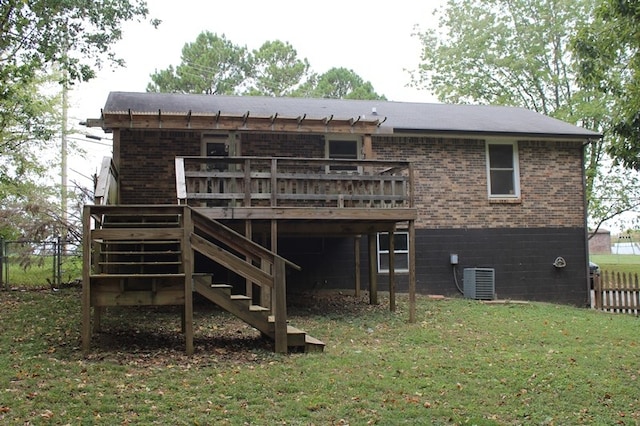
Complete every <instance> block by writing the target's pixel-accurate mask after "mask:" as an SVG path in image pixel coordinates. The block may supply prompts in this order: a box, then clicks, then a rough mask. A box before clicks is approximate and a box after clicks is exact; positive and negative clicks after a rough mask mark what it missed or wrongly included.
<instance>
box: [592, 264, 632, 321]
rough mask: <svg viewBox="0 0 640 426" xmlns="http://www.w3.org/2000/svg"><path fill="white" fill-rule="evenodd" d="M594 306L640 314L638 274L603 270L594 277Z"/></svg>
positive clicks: (609, 310) (611, 310)
mask: <svg viewBox="0 0 640 426" xmlns="http://www.w3.org/2000/svg"><path fill="white" fill-rule="evenodd" d="M593 293H594V294H593V307H594V308H595V309H598V310H602V311H606V312H618V313H627V314H633V315H639V314H640V284H639V283H638V274H633V275H632V274H625V273H619V272H609V271H603V272H602V274H601V275H600V276H595V277H594V279H593Z"/></svg>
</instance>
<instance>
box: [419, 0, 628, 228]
mask: <svg viewBox="0 0 640 426" xmlns="http://www.w3.org/2000/svg"><path fill="white" fill-rule="evenodd" d="M595 3H596V0H448V1H447V4H446V6H444V7H443V8H441V9H440V10H438V11H437V12H438V16H439V18H440V20H439V28H438V29H426V30H424V31H422V32H420V31H418V32H417V33H416V36H417V37H418V38H419V40H420V41H421V43H422V46H423V48H422V56H421V62H420V64H419V69H418V71H417V72H416V73H415V74H414V78H413V84H414V85H417V86H422V87H426V88H427V89H429V90H431V91H432V92H433V93H435V94H436V95H437V96H438V98H439V99H440V101H443V102H452V103H480V104H499V105H512V106H519V107H524V108H527V109H530V110H533V111H537V112H539V113H541V114H545V115H549V116H552V117H555V118H558V119H561V120H565V121H568V122H570V123H575V124H579V125H582V126H584V127H587V128H590V129H593V130H596V131H600V132H601V133H603V134H605V136H606V137H605V138H604V139H602V140H598V141H592V142H591V143H590V144H588V145H587V146H586V147H585V165H586V170H585V174H586V192H587V200H588V202H589V207H588V211H589V214H590V218H591V222H592V223H593V224H594V226H595V227H598V226H600V224H601V223H602V222H603V221H604V220H608V219H610V215H611V213H612V212H617V214H619V213H620V212H624V211H628V210H631V209H633V208H635V206H634V204H633V203H632V202H631V203H630V202H629V201H630V200H629V199H628V198H626V197H621V196H618V194H621V193H625V192H627V193H628V192H629V191H633V190H634V189H635V188H634V187H633V180H626V179H621V180H618V179H607V178H606V177H604V176H603V175H602V170H600V169H599V167H600V165H601V164H603V162H604V161H606V160H607V158H606V147H607V144H608V143H609V141H610V139H609V138H608V136H609V129H610V127H611V119H612V117H611V113H610V108H609V106H610V104H611V97H610V96H609V95H608V94H606V93H603V92H602V91H599V90H596V88H595V87H593V86H589V85H584V84H581V82H580V81H579V79H578V76H577V73H576V68H577V61H576V58H575V57H574V56H573V55H572V50H571V46H572V40H573V37H574V36H575V34H576V33H577V31H578V29H579V28H581V27H582V26H584V25H585V24H586V23H587V22H588V21H589V20H590V16H591V15H592V13H593V11H594V8H595Z"/></svg>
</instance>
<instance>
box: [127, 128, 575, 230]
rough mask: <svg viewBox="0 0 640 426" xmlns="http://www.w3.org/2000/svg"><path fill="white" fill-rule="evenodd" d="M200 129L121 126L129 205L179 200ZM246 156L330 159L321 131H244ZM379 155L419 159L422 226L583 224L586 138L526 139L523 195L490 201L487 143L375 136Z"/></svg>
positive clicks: (418, 201)
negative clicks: (178, 173) (180, 167)
mask: <svg viewBox="0 0 640 426" xmlns="http://www.w3.org/2000/svg"><path fill="white" fill-rule="evenodd" d="M200 140H201V136H200V133H199V132H188V131H183V132H173V131H128V130H123V131H121V135H120V152H119V155H120V158H119V164H120V167H119V171H120V195H121V203H123V204H174V203H176V191H175V170H174V157H175V156H177V155H182V156H190V155H196V156H197V155H200V149H201V148H200V145H201V142H200ZM240 140H241V146H242V148H241V150H242V154H243V155H247V156H274V157H292V156H294V157H310V158H314V157H324V155H325V146H324V137H323V136H322V135H283V134H280V135H279V134H275V135H272V134H242V135H241V138H240ZM373 150H374V152H375V158H377V159H380V160H408V161H412V162H414V169H415V173H416V174H415V179H416V188H415V194H416V206H417V207H418V209H419V219H418V221H417V223H416V226H417V227H418V228H430V229H438V228H528V227H531V228H546V227H579V228H580V227H584V203H583V188H582V174H581V167H582V166H581V158H582V150H581V147H580V144H579V143H575V142H573V143H569V142H554V141H520V142H519V143H518V155H519V167H520V188H521V199H520V200H519V201H518V202H510V203H496V202H491V201H490V200H489V198H488V195H487V177H486V154H485V142H484V140H473V139H443V138H425V137H387V136H384V137H376V136H374V137H373Z"/></svg>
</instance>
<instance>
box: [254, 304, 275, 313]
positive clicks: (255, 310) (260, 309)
mask: <svg viewBox="0 0 640 426" xmlns="http://www.w3.org/2000/svg"><path fill="white" fill-rule="evenodd" d="M249 310H250V311H251V312H271V309H269V308H265V307H264V306H260V305H251V306H249Z"/></svg>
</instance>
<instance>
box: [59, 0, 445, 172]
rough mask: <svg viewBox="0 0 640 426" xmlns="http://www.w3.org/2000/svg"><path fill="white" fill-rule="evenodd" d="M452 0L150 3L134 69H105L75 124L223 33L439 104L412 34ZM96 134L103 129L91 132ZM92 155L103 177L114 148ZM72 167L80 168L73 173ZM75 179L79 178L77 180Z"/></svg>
mask: <svg viewBox="0 0 640 426" xmlns="http://www.w3.org/2000/svg"><path fill="white" fill-rule="evenodd" d="M444 2H445V0H422V1H417V0H394V1H385V2H381V1H371V0H369V1H362V0H324V1H322V2H306V1H300V0H271V1H267V0H240V1H235V2H231V1H220V0H218V1H213V0H180V1H176V0H148V1H147V3H148V6H149V12H150V16H149V18H158V19H160V20H162V24H161V25H160V26H159V27H158V28H157V29H154V28H153V26H151V24H149V22H148V20H147V21H145V22H136V23H133V22H132V23H127V24H126V25H125V26H124V34H123V40H122V41H121V42H120V43H118V44H117V46H116V47H115V51H116V53H117V55H118V56H119V57H121V58H123V59H124V60H125V62H126V68H118V69H111V68H108V69H104V70H102V71H101V72H99V74H98V77H97V78H96V79H94V80H92V81H91V82H88V83H83V84H80V85H77V86H76V87H75V88H74V89H73V90H72V92H71V94H70V114H69V116H70V120H71V121H72V123H71V125H72V126H75V125H76V123H77V122H78V121H81V120H84V119H86V118H97V117H99V116H100V109H101V108H102V107H103V106H104V104H105V101H106V99H107V95H108V94H109V92H110V91H139V92H144V91H145V88H146V86H147V84H148V83H149V82H150V78H149V76H150V74H152V73H154V72H155V71H156V70H161V69H165V68H167V67H168V66H169V65H174V66H175V65H178V64H180V54H181V50H182V47H183V46H184V44H185V43H190V42H193V41H195V39H196V37H197V36H198V34H200V33H201V32H202V31H210V32H212V33H215V34H218V35H222V34H224V35H225V36H226V38H227V39H229V40H230V41H231V42H233V43H234V44H237V45H242V46H247V47H248V48H249V49H251V50H253V49H257V48H259V47H260V46H261V45H262V44H263V43H264V42H265V41H273V40H280V41H283V42H289V43H290V44H291V45H292V46H293V47H294V48H295V49H296V51H297V52H298V57H299V58H307V59H308V61H309V63H310V65H311V68H312V70H313V71H315V72H317V73H323V72H325V71H327V70H328V69H330V68H332V67H345V68H349V69H352V70H354V71H355V72H356V73H357V74H358V75H360V76H361V77H362V78H363V79H364V80H365V81H370V82H371V83H372V84H373V87H374V89H375V90H376V91H377V92H378V93H380V94H383V95H385V96H386V97H387V99H389V100H392V101H408V102H436V99H435V97H434V96H432V94H431V93H429V92H427V91H426V90H418V89H415V88H409V87H407V85H408V84H409V82H410V75H409V73H408V72H407V71H406V70H413V69H415V68H416V67H417V65H418V63H419V61H420V49H421V45H420V42H419V40H418V39H417V38H416V37H415V36H412V33H413V32H414V31H415V26H416V25H418V26H419V27H420V28H426V27H435V26H437V22H436V20H435V18H434V16H433V11H434V9H436V8H437V7H439V6H440V5H442V4H443V3H444ZM88 131H89V132H91V133H93V134H97V133H100V132H98V131H97V129H88ZM86 142H87V143H86V144H82V145H83V146H85V147H86V148H87V149H88V150H89V151H90V154H89V155H88V156H87V158H86V159H85V160H83V161H81V162H80V164H79V162H78V161H77V159H76V161H74V162H73V165H75V167H77V168H80V169H81V170H78V171H80V172H82V173H84V174H86V175H90V174H92V173H95V171H96V169H97V168H98V167H99V162H100V159H101V158H102V157H103V156H104V155H110V149H109V148H108V147H104V146H103V145H98V144H95V143H90V142H88V141H86ZM73 165H72V167H73ZM70 177H71V178H73V175H72V174H70Z"/></svg>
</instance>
